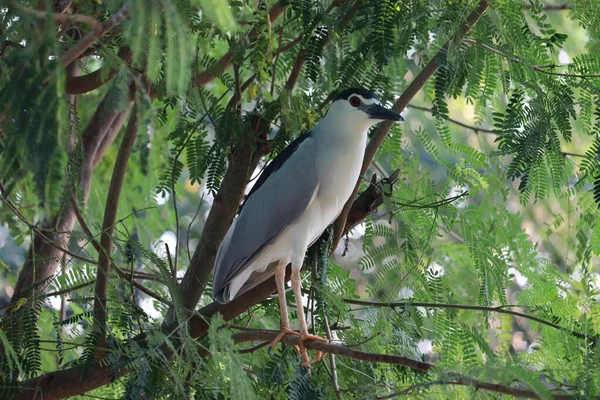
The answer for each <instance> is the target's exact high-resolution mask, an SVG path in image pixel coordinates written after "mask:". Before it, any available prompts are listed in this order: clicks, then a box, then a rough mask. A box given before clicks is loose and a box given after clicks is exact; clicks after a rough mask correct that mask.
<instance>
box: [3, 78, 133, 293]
mask: <svg viewBox="0 0 600 400" xmlns="http://www.w3.org/2000/svg"><path fill="white" fill-rule="evenodd" d="M113 94H114V93H113V90H109V91H108V93H107V94H106V95H105V96H104V98H103V99H102V101H101V102H100V104H99V105H98V107H97V108H96V112H95V113H94V115H93V116H92V118H91V119H90V121H89V122H88V124H87V126H86V128H85V129H84V131H83V133H82V146H83V158H82V165H81V170H80V172H79V190H80V193H81V196H82V201H83V203H84V204H85V203H86V202H87V198H88V196H89V193H90V189H91V186H92V176H93V170H94V165H95V163H97V161H98V160H99V158H98V157H99V153H98V149H99V148H100V147H101V145H102V147H104V146H106V147H107V146H108V145H110V143H112V140H114V136H112V139H111V140H110V141H106V135H107V133H108V132H109V131H110V129H111V127H114V128H115V129H116V128H117V126H116V125H115V124H114V122H115V120H117V119H118V117H119V115H121V113H122V111H121V110H119V109H118V108H116V107H115V105H114V101H113V100H114V97H113ZM118 129H120V126H118ZM7 204H8V203H7ZM75 218H76V217H75V213H74V209H73V207H72V205H71V204H67V205H66V206H65V207H63V209H62V210H61V211H60V213H59V214H57V215H55V216H52V217H48V218H46V219H45V220H44V221H43V222H42V228H41V230H40V229H38V228H37V227H36V229H35V232H36V234H35V235H34V238H33V245H32V246H31V247H30V249H29V251H28V255H27V258H26V261H25V264H24V265H23V267H22V268H21V272H20V273H19V277H18V279H17V283H16V285H15V289H14V293H13V295H12V297H11V300H10V303H11V304H13V303H15V302H17V301H18V300H19V299H21V298H29V297H32V296H35V295H37V294H38V293H41V292H43V291H44V289H45V287H34V286H35V283H36V282H41V281H44V280H46V279H48V278H50V277H51V276H52V275H54V274H55V272H56V269H57V268H58V262H59V260H60V258H61V257H62V254H63V253H64V252H65V250H67V251H68V249H67V248H68V245H67V242H68V239H69V232H70V231H71V230H72V229H73V226H74V224H75ZM26 223H27V222H26ZM56 243H59V244H61V245H60V246H58V245H56ZM69 255H71V256H72V257H79V256H78V255H76V254H72V253H70V252H69ZM85 262H91V263H93V264H95V261H93V260H87V259H86V260H85Z"/></svg>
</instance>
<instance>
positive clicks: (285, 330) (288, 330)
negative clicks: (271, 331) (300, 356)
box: [271, 325, 300, 352]
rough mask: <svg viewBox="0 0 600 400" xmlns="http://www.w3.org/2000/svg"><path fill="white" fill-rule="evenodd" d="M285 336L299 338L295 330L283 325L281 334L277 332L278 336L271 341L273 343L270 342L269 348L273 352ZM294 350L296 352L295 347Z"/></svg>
mask: <svg viewBox="0 0 600 400" xmlns="http://www.w3.org/2000/svg"><path fill="white" fill-rule="evenodd" d="M285 335H294V336H300V333H298V332H296V331H295V330H293V329H292V328H290V327H289V326H287V325H284V326H282V327H281V332H279V335H277V337H276V338H275V339H273V341H272V342H271V348H272V349H273V350H275V347H277V343H279V342H281V340H282V339H283V337H284V336H285ZM294 347H296V350H298V348H297V346H294ZM298 352H300V350H298Z"/></svg>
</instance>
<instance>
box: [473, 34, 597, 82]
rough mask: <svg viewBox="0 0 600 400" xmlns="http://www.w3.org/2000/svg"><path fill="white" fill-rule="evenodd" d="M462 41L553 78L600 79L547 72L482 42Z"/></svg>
mask: <svg viewBox="0 0 600 400" xmlns="http://www.w3.org/2000/svg"><path fill="white" fill-rule="evenodd" d="M462 41H463V42H464V43H471V44H475V45H477V46H479V47H481V48H483V49H486V50H489V51H491V52H492V53H494V54H498V55H499V56H502V57H504V58H506V59H507V60H508V61H512V62H515V63H517V64H523V65H526V66H528V67H530V68H531V69H533V70H534V71H537V72H539V73H542V74H546V75H552V76H563V77H569V78H583V79H585V78H600V74H589V75H579V74H568V73H564V72H552V71H547V70H545V69H543V68H542V67H540V66H537V65H529V64H527V63H526V62H524V61H523V60H521V59H520V58H517V57H512V56H508V55H506V54H504V53H502V52H501V51H500V50H497V49H495V48H493V47H492V46H489V45H487V44H485V43H482V42H480V41H478V40H475V39H467V38H464V39H462Z"/></svg>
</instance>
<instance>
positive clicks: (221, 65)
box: [193, 0, 288, 86]
mask: <svg viewBox="0 0 600 400" xmlns="http://www.w3.org/2000/svg"><path fill="white" fill-rule="evenodd" d="M287 6H288V2H287V1H286V0H281V1H279V2H277V3H276V4H275V5H274V6H273V7H271V9H270V10H269V17H268V18H269V22H268V23H269V24H272V23H273V22H275V20H277V18H279V17H280V16H281V15H282V14H283V12H284V11H285V9H286V8H287ZM257 34H258V31H257V30H256V29H252V30H250V32H248V34H247V35H246V38H247V39H252V38H254V37H256V35H257ZM232 60H233V51H228V52H227V53H226V54H225V55H224V56H223V57H221V58H220V59H219V61H217V62H216V63H215V64H214V65H213V66H211V67H210V68H208V69H206V70H205V71H202V72H199V73H197V74H196V76H195V77H194V79H193V82H194V85H195V86H203V85H206V84H207V83H209V82H212V81H213V80H214V79H215V78H216V77H217V76H218V75H219V74H220V73H222V72H223V71H225V70H226V69H228V68H229V67H230V66H231V61H232Z"/></svg>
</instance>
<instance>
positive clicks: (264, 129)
mask: <svg viewBox="0 0 600 400" xmlns="http://www.w3.org/2000/svg"><path fill="white" fill-rule="evenodd" d="M251 124H252V129H253V130H254V132H247V133H246V134H245V135H244V138H245V139H244V142H243V143H240V144H239V145H238V146H237V147H236V148H235V150H234V151H233V154H232V156H231V160H230V162H229V167H228V168H227V171H226V172H225V176H224V177H223V180H222V182H221V188H220V189H219V192H218V193H217V195H216V196H215V199H214V202H213V205H212V207H211V209H210V212H209V214H208V218H207V219H206V223H205V224H204V229H203V230H202V241H201V242H200V244H199V245H198V247H196V250H195V251H194V255H193V256H192V261H191V262H190V266H189V267H188V269H187V271H186V273H185V276H184V277H183V280H182V281H181V284H180V286H179V289H180V291H181V293H182V294H183V296H182V299H183V304H184V306H185V308H187V309H188V310H193V309H194V308H196V304H198V301H199V300H200V297H201V296H202V293H203V292H204V288H205V287H206V283H207V282H208V278H209V277H210V275H211V274H212V270H213V264H214V262H215V257H216V255H217V250H218V247H219V243H221V240H223V237H225V234H226V233H227V230H228V229H229V226H230V225H231V222H232V221H233V218H234V217H235V214H236V212H237V209H238V207H239V205H240V202H241V200H242V196H243V194H244V188H245V187H246V183H247V181H248V178H249V176H250V174H251V173H252V172H253V171H254V169H255V168H256V165H257V164H258V161H259V160H260V157H258V156H257V153H256V151H259V152H260V151H261V148H260V147H259V146H258V145H257V143H256V138H259V139H260V138H265V137H266V135H267V133H268V132H269V130H270V124H269V123H268V121H265V120H264V119H262V118H261V117H259V116H257V117H255V118H254V120H253V121H252V122H251Z"/></svg>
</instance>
